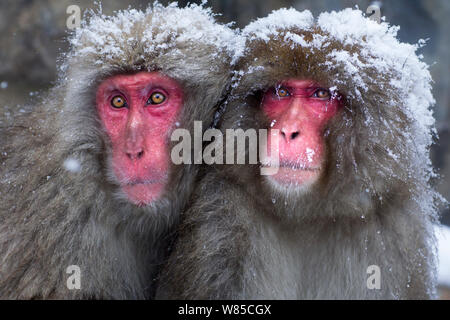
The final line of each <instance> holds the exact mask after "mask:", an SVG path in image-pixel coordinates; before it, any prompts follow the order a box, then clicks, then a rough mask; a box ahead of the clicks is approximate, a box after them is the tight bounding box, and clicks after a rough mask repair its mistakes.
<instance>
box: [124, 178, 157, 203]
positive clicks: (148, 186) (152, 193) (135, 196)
mask: <svg viewBox="0 0 450 320" xmlns="http://www.w3.org/2000/svg"><path fill="white" fill-rule="evenodd" d="M164 187H165V183H163V182H155V183H135V184H128V185H125V186H122V189H123V191H124V192H125V194H126V196H127V198H128V199H129V201H130V202H131V203H133V204H135V205H137V206H139V207H143V206H146V205H149V204H150V203H152V202H153V201H156V200H158V199H159V198H160V197H161V195H162V193H163V191H164Z"/></svg>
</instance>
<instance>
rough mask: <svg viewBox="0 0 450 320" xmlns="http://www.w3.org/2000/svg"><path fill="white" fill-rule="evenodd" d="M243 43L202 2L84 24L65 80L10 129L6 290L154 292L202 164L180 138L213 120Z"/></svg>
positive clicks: (2, 183)
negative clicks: (233, 47)
mask: <svg viewBox="0 0 450 320" xmlns="http://www.w3.org/2000/svg"><path fill="white" fill-rule="evenodd" d="M180 17H183V19H180ZM181 20H182V21H181ZM174 21H180V23H174ZM166 34H170V38H166V36H165V35H166ZM199 35H200V38H199ZM234 38H239V36H238V35H236V33H235V32H234V31H232V30H231V29H229V28H228V27H227V26H225V25H220V24H218V23H216V22H215V20H214V18H213V14H212V12H211V11H210V10H209V9H207V8H205V7H203V6H198V5H189V6H187V7H185V8H179V7H177V6H176V5H174V4H171V5H170V6H168V7H165V6H163V5H161V4H158V3H156V4H154V5H153V6H151V7H149V8H148V9H147V10H145V11H139V10H133V9H130V10H126V11H121V12H117V13H116V14H115V15H113V16H105V15H103V14H98V15H95V14H94V15H93V16H92V17H91V18H90V20H89V21H88V22H87V23H86V24H85V25H83V26H82V27H80V28H77V30H76V31H75V33H74V34H73V35H72V37H71V38H70V39H69V40H70V43H71V46H72V48H71V51H70V52H69V53H68V54H67V55H66V59H65V61H64V62H63V65H62V67H61V72H62V74H61V75H60V79H61V81H60V83H58V85H56V86H55V87H54V88H52V89H51V91H50V93H49V94H48V96H46V97H44V98H43V100H42V102H41V103H39V104H37V105H36V106H34V107H33V108H32V109H30V112H28V113H23V114H21V115H19V116H18V117H17V118H16V119H15V121H14V125H13V126H12V127H9V128H0V130H1V132H0V135H1V139H0V197H1V201H0V299H150V298H153V297H154V294H155V291H156V286H157V283H156V281H155V280H156V275H157V273H158V270H159V269H160V266H161V264H162V263H163V261H164V259H165V257H166V256H167V254H168V249H169V247H170V243H171V241H172V238H173V230H174V227H175V226H176V225H177V223H178V219H179V216H180V214H181V212H182V211H183V210H184V209H185V206H186V205H187V203H188V199H189V197H190V195H191V192H192V189H193V185H194V182H195V179H196V176H197V172H198V166H194V165H192V164H190V163H183V164H181V165H175V164H174V163H173V162H172V159H171V156H170V155H171V149H172V147H173V146H174V145H175V142H172V139H171V137H172V134H173V133H174V131H175V129H177V128H181V129H184V130H185V131H188V132H193V131H194V121H200V122H201V123H202V127H203V128H208V127H209V126H210V125H211V124H212V123H213V121H214V114H215V112H216V108H217V106H218V103H219V101H221V100H222V99H223V96H224V94H225V92H226V90H227V88H228V87H229V85H230V84H231V76H232V72H231V67H230V61H231V55H232V52H230V51H229V50H228V49H227V48H228V46H229V45H230V39H234Z"/></svg>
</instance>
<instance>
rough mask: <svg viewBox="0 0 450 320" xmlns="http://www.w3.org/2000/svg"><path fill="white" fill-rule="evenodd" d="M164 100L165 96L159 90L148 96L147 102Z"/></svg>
mask: <svg viewBox="0 0 450 320" xmlns="http://www.w3.org/2000/svg"><path fill="white" fill-rule="evenodd" d="M165 100H166V96H165V95H164V94H162V93H161V92H154V93H152V95H151V96H150V98H148V101H147V104H161V103H163V102H164V101H165Z"/></svg>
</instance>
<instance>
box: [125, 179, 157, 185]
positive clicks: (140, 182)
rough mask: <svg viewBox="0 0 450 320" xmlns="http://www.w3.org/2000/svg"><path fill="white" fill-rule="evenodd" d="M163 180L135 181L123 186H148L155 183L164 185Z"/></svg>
mask: <svg viewBox="0 0 450 320" xmlns="http://www.w3.org/2000/svg"><path fill="white" fill-rule="evenodd" d="M164 182H165V179H162V178H161V179H136V180H132V181H128V182H126V183H125V184H124V185H126V186H137V185H149V184H155V183H164Z"/></svg>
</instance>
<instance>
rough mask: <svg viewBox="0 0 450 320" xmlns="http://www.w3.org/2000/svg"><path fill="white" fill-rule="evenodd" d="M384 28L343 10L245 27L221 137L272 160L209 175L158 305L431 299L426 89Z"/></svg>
mask: <svg viewBox="0 0 450 320" xmlns="http://www.w3.org/2000/svg"><path fill="white" fill-rule="evenodd" d="M355 21H356V22H357V23H358V29H357V31H355V26H354V25H353V24H354V23H356V22H355ZM390 30H391V29H389V28H388V27H387V24H380V25H379V24H377V23H376V22H373V21H371V20H370V19H368V18H365V17H364V16H363V15H362V13H361V12H360V11H358V10H352V9H346V10H343V11H341V12H332V13H323V14H321V15H320V16H319V18H318V19H317V20H315V19H314V18H313V17H312V15H311V13H310V12H309V11H303V12H298V11H296V10H295V9H280V10H277V11H274V12H273V13H271V14H270V15H269V16H268V17H267V18H262V19H258V20H256V21H254V22H252V23H251V24H249V25H248V26H247V27H246V28H245V29H244V30H243V32H242V34H243V35H244V36H245V37H246V40H247V41H246V44H245V50H244V51H243V55H242V57H240V59H239V60H238V61H237V63H236V65H235V66H234V67H235V70H236V77H235V79H236V81H235V83H233V90H232V92H231V93H230V95H229V96H228V99H227V101H226V103H225V105H224V107H223V108H222V110H223V113H222V117H221V120H220V122H219V123H218V127H219V129H220V130H222V132H223V133H224V134H227V132H228V131H229V129H242V130H244V131H245V130H248V129H258V130H259V129H267V130H268V131H269V133H268V139H267V140H268V141H267V156H265V155H264V152H263V153H262V154H261V155H260V158H259V161H260V164H259V166H258V165H250V164H246V165H239V164H235V165H223V166H220V165H216V166H214V167H211V168H209V170H208V169H205V171H206V173H205V175H204V177H203V178H202V179H201V181H200V182H199V184H198V186H197V187H196V190H195V192H194V197H193V200H192V204H191V206H190V207H189V210H188V211H187V212H186V213H185V214H184V219H185V220H184V221H183V222H182V224H181V225H180V227H179V237H178V239H177V241H176V244H175V246H174V249H173V252H172V253H171V255H170V257H169V259H168V262H167V265H166V266H165V267H164V269H163V270H162V272H161V274H160V280H159V287H158V292H157V297H158V298H171V299H429V298H432V297H434V294H435V275H434V270H435V269H434V266H435V259H434V256H433V228H432V222H433V221H434V219H435V217H436V206H435V203H437V202H436V201H437V199H438V195H437V194H436V192H435V191H434V190H433V188H432V187H431V186H430V184H429V179H430V172H432V170H431V168H430V167H429V165H428V164H429V155H428V147H429V144H430V143H431V138H430V137H431V133H432V132H433V128H432V126H430V127H427V126H424V125H423V120H424V119H423V118H424V117H425V118H426V122H427V123H433V118H432V114H431V112H430V110H429V109H428V108H429V106H430V103H432V95H431V92H430V88H431V86H430V81H431V80H430V79H431V78H430V76H429V73H428V71H427V66H426V64H424V63H423V62H421V61H420V59H419V58H418V57H417V55H416V53H415V50H416V48H415V47H414V46H410V45H408V44H403V43H399V42H398V41H397V40H396V39H395V35H394V34H393V33H392V32H391V31H392V30H391V31H390ZM373 43H376V46H375V47H374V45H373ZM386 43H388V45H386ZM383 46H384V47H383ZM380 48H383V50H381V49H380ZM406 48H408V49H407V50H409V51H408V52H407V53H406V54H405V56H404V57H403V55H401V54H400V53H401V52H403V51H402V50H406ZM406 56H407V57H408V59H407V60H408V63H404V61H405V59H406V58H405V57H406ZM402 57H403V58H402ZM384 66H386V69H383V67H384ZM377 68H378V69H377ZM379 69H380V70H382V71H380V70H379ZM430 97H431V98H430ZM424 137H426V138H425V139H424ZM275 139H276V140H275ZM427 139H428V140H427ZM277 145H278V148H277V147H276V146H277ZM272 146H273V147H274V148H272ZM272 149H273V150H272ZM250 150H251V148H250V147H249V146H248V147H247V149H246V152H247V153H249V152H251V151H250ZM274 152H276V153H278V154H274ZM277 156H278V159H277ZM261 166H262V167H266V168H267V169H270V170H268V171H272V173H273V174H272V175H261V171H260V169H261ZM271 169H274V170H271Z"/></svg>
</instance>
